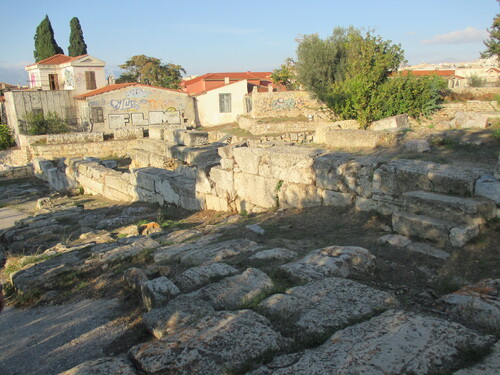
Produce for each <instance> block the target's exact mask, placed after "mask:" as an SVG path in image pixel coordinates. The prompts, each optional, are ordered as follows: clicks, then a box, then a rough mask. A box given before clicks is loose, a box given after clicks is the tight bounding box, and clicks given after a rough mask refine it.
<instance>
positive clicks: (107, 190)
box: [102, 186, 134, 202]
mask: <svg viewBox="0 0 500 375" xmlns="http://www.w3.org/2000/svg"><path fill="white" fill-rule="evenodd" d="M127 190H128V189H127ZM102 196H103V197H106V198H108V199H111V200H114V201H121V202H133V201H134V197H132V196H131V195H129V194H128V191H122V190H116V189H113V188H111V187H109V186H104V188H103V192H102Z"/></svg>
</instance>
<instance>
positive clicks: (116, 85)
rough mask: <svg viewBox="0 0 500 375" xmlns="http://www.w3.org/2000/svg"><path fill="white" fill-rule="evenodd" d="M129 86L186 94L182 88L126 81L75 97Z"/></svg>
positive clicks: (83, 97) (77, 96) (78, 97)
mask: <svg viewBox="0 0 500 375" xmlns="http://www.w3.org/2000/svg"><path fill="white" fill-rule="evenodd" d="M129 86H141V87H149V88H153V89H160V90H166V91H172V92H176V93H178V94H186V93H185V92H183V91H180V90H173V89H166V88H164V87H158V86H151V85H145V84H142V83H137V82H126V83H116V84H114V85H108V86H104V87H101V88H100V89H97V90H94V91H90V92H87V93H85V94H81V95H76V96H75V97H74V99H85V98H88V97H89V96H95V95H99V94H104V93H106V92H110V91H114V90H120V89H122V88H124V87H129Z"/></svg>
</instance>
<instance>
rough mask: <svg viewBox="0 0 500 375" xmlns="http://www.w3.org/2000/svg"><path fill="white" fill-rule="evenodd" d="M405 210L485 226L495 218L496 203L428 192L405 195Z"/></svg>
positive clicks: (411, 192)
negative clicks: (487, 221) (489, 220)
mask: <svg viewBox="0 0 500 375" xmlns="http://www.w3.org/2000/svg"><path fill="white" fill-rule="evenodd" d="M402 198H403V199H402V201H403V210H404V211H406V212H408V213H412V214H418V215H426V216H430V217H433V218H436V219H443V220H449V221H453V222H458V223H464V224H476V225H479V224H484V223H485V222H486V220H488V219H491V218H493V217H495V213H496V207H495V202H493V201H491V200H489V199H483V198H463V197H456V196H450V195H444V194H437V193H429V192H426V191H421V190H419V191H410V192H406V193H403V197H402Z"/></svg>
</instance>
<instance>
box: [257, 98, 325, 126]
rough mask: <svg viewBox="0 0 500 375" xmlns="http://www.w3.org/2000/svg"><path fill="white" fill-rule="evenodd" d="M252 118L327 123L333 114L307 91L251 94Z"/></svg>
mask: <svg viewBox="0 0 500 375" xmlns="http://www.w3.org/2000/svg"><path fill="white" fill-rule="evenodd" d="M251 98H252V110H251V112H250V116H251V117H252V118H265V117H299V116H306V117H311V118H312V119H313V120H314V121H316V120H324V121H328V120H330V118H331V117H332V116H333V113H332V112H331V111H330V110H329V109H328V108H327V107H326V106H325V105H324V104H323V103H321V102H320V101H318V100H316V99H314V98H313V97H311V95H310V94H309V93H308V92H307V91H278V92H256V91H254V92H252V95H251Z"/></svg>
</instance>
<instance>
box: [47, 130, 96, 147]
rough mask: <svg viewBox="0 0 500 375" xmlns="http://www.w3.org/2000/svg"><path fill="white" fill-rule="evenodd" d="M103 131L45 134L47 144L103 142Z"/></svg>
mask: <svg viewBox="0 0 500 375" xmlns="http://www.w3.org/2000/svg"><path fill="white" fill-rule="evenodd" d="M103 141H104V133H62V134H47V144H48V145H51V144H64V143H90V142H103Z"/></svg>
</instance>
